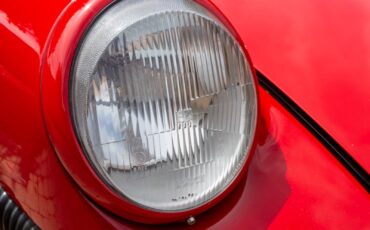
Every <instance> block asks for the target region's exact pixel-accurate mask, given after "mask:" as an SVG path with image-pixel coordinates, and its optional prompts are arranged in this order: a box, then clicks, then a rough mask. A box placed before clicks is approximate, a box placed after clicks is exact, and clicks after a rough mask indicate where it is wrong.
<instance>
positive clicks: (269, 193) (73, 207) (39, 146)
mask: <svg viewBox="0 0 370 230" xmlns="http://www.w3.org/2000/svg"><path fill="white" fill-rule="evenodd" d="M17 1H20V0H17ZM251 2H252V1H251ZM224 3H227V1H225V2H224ZM50 4H51V5H50V6H46V5H45V2H44V1H32V2H27V1H26V2H24V1H22V3H20V4H16V1H6V2H4V1H3V2H1V3H0V51H1V55H0V98H1V100H0V108H1V112H0V172H1V173H0V183H1V185H3V186H4V187H5V188H6V190H7V191H8V192H9V193H10V195H11V196H12V197H13V198H14V199H15V200H16V201H17V202H18V203H19V204H20V206H21V207H22V208H23V209H24V210H25V211H26V212H27V213H28V214H29V216H30V217H31V218H32V219H33V220H34V221H35V222H36V223H37V224H38V225H39V226H40V227H41V228H43V229H56V228H61V227H62V228H64V229H81V228H84V227H86V226H89V227H90V228H96V229H101V228H104V229H109V228H118V227H122V228H125V227H128V228H146V227H147V226H144V225H139V224H135V223H132V222H127V221H125V220H123V219H121V218H118V217H115V218H114V219H113V218H112V217H111V216H109V215H107V214H106V213H105V211H101V210H99V208H96V207H93V206H92V205H91V204H90V202H89V201H87V200H86V199H85V198H84V195H83V194H82V193H81V190H80V188H81V187H82V188H84V187H86V186H89V184H90V183H91V181H88V180H86V181H85V183H80V184H79V185H77V184H75V182H74V181H73V180H72V178H71V177H70V176H69V175H68V173H67V171H66V170H65V169H64V168H63V166H62V165H61V163H60V161H59V160H58V158H57V154H56V153H55V151H54V149H53V147H52V146H51V144H50V142H49V141H48V134H47V132H46V129H45V127H44V123H43V117H42V106H41V100H42V97H41V92H40V83H41V82H40V81H41V77H40V72H41V67H40V66H41V60H42V54H43V53H45V54H46V53H48V55H47V56H45V57H47V58H46V59H45V60H47V61H48V63H47V64H45V65H46V68H48V67H47V66H53V67H54V68H51V69H49V70H46V71H55V72H54V73H57V72H59V73H62V72H65V71H68V70H66V69H63V66H62V65H58V63H64V64H66V62H68V60H66V61H65V62H62V61H61V60H60V59H61V58H62V57H65V56H64V55H66V56H68V57H71V56H72V55H73V52H74V50H73V49H71V48H70V47H68V46H67V44H71V43H73V41H71V40H70V39H73V38H72V37H68V36H62V35H63V31H64V30H65V29H68V28H73V27H79V26H81V27H84V26H86V23H88V20H87V18H88V16H87V15H89V14H91V15H94V14H96V12H95V11H94V10H92V9H101V8H102V7H103V6H104V5H105V4H106V3H104V2H103V1H95V2H93V3H92V2H90V3H89V2H85V1H84V0H83V1H77V2H72V3H68V2H67V1H66V2H63V1H58V2H56V3H50ZM67 4H69V8H68V9H67V10H65V11H64V13H63V16H60V17H59V16H58V15H60V14H61V13H62V11H63V8H64V7H65V6H66V5H67ZM242 6H244V5H242V4H241V5H240V8H242ZM219 7H220V5H219ZM231 8H232V6H229V5H226V6H224V7H223V8H222V11H223V12H224V13H225V14H227V12H228V9H231ZM244 9H246V8H245V7H244ZM234 10H235V12H234V14H236V12H238V11H237V10H238V9H234ZM287 12H289V11H287ZM238 14H239V13H238ZM4 15H5V16H4ZM227 16H228V18H229V19H230V21H231V23H232V24H233V25H234V26H235V28H236V29H237V30H238V32H239V33H240V35H241V36H242V38H243V40H245V41H246V42H247V44H248V47H249V45H250V43H251V45H252V44H254V45H255V44H256V43H257V41H255V40H254V43H253V41H248V39H247V38H250V37H251V36H246V34H245V33H246V31H245V29H243V28H247V27H246V24H247V23H246V22H245V20H243V21H244V22H243V23H245V24H244V26H245V27H244V26H243V28H241V27H240V25H239V26H238V23H236V21H235V18H234V17H232V15H231V14H230V15H228V14H227ZM71 17H75V20H70V18H71ZM255 17H257V14H256V13H255ZM57 18H59V19H58V21H59V22H58V23H60V24H61V25H64V27H58V26H57V27H56V29H55V32H54V34H55V36H54V37H52V38H50V41H52V43H51V44H50V47H51V49H50V50H45V47H47V46H46V43H47V39H48V36H49V34H50V33H51V32H50V31H51V30H52V27H53V25H54V23H55V21H56V20H57ZM240 18H241V17H240V14H239V19H240ZM77 19H79V20H77ZM233 19H234V20H233ZM73 22H75V23H76V24H74V25H72V24H68V23H73ZM243 23H242V24H243ZM67 24H68V25H67ZM81 32H82V31H81ZM254 32H257V29H256V31H254ZM254 39H257V38H254ZM53 42H54V43H53ZM260 43H263V42H262V41H260ZM58 46H59V48H57V47H58ZM62 48H64V49H65V51H64V53H61V52H56V51H61V50H62ZM249 52H250V54H251V56H252V58H254V59H256V60H254V62H255V63H257V66H258V67H259V66H261V57H259V55H260V56H262V53H263V52H261V51H259V52H258V49H257V51H256V46H251V48H250V49H249ZM60 55H63V56H60ZM297 57H298V56H297ZM270 58H272V57H270ZM301 64H302V65H303V63H301ZM66 65H67V64H66ZM272 66H275V64H273V63H272ZM271 68H273V67H271ZM261 70H262V71H264V70H263V69H261ZM287 70H288V68H286V69H285V71H287ZM264 73H265V74H268V73H267V72H264ZM272 76H273V78H272V79H273V80H274V81H276V79H275V78H274V77H275V76H276V75H274V74H272ZM282 77H283V79H285V78H284V76H282ZM54 80H55V81H57V79H54ZM285 80H287V79H285ZM290 80H291V81H292V82H291V84H293V82H294V81H295V79H290ZM49 83H50V84H52V79H50V82H49ZM54 83H55V82H54ZM59 83H60V84H61V85H63V84H66V82H59ZM61 87H62V86H61ZM283 89H284V88H283ZM284 90H285V89H284ZM46 91H47V90H46ZM44 93H45V92H44ZM296 93H297V92H296ZM48 95H50V97H51V98H48V99H47V100H46V101H48V103H50V104H49V106H51V107H53V106H52V102H53V99H56V98H57V97H56V96H55V95H54V96H55V98H54V97H53V92H48ZM293 95H294V94H293ZM260 96H261V98H260V99H261V101H260V102H261V107H262V108H261V111H260V112H261V114H260V118H261V119H260V126H259V130H258V135H257V137H256V149H255V153H254V157H253V159H252V161H251V164H250V168H249V171H248V175H247V176H246V177H244V178H241V179H242V181H241V183H240V184H239V185H238V186H237V187H236V189H235V190H234V191H233V192H232V193H231V194H230V195H229V196H228V197H226V198H225V200H223V201H222V202H221V203H220V204H218V205H217V206H215V207H213V208H212V209H211V210H209V211H207V212H205V213H203V214H201V215H200V216H197V220H198V223H197V224H196V225H195V226H194V228H204V227H214V228H219V229H225V228H232V227H234V228H235V227H243V228H245V227H250V228H265V227H270V228H286V227H292V228H297V227H301V228H302V227H305V228H317V227H322V228H323V227H325V228H331V229H337V228H338V226H339V227H342V228H346V229H348V228H354V229H363V228H369V227H370V226H369V221H368V216H369V215H370V197H369V194H367V193H366V192H365V191H364V189H363V188H362V187H361V186H360V185H359V184H358V183H357V182H356V181H355V180H354V179H353V177H352V176H351V175H350V174H349V173H348V172H347V171H346V169H345V168H343V166H342V165H341V164H340V163H338V161H337V160H336V159H335V158H334V157H333V156H332V155H331V154H330V153H329V152H328V151H327V150H326V149H325V148H324V147H323V146H322V145H321V144H320V143H319V142H318V141H317V140H316V139H315V138H314V137H312V136H311V134H310V133H308V132H307V131H306V130H305V129H304V127H302V126H301V125H300V124H299V123H298V122H297V121H296V120H295V119H294V118H293V117H292V116H291V115H290V114H289V113H288V112H286V111H285V110H284V109H283V108H282V107H281V106H280V105H279V104H278V103H277V102H276V101H274V100H273V99H272V98H271V97H270V96H269V95H268V94H266V92H264V91H263V90H261V89H260ZM44 99H45V98H44ZM55 103H57V101H55ZM55 106H56V107H58V105H57V104H56V105H55ZM63 106H64V108H65V110H64V112H66V111H67V108H68V105H66V104H63ZM62 125H63V124H58V122H55V124H54V126H53V127H52V128H51V129H55V130H58V129H60V126H62ZM48 128H50V127H48ZM62 130H63V129H62ZM63 134H65V133H60V134H59V135H61V136H63ZM65 138H66V139H68V140H71V139H70V138H71V137H68V136H65ZM70 144H71V145H73V144H75V143H70ZM67 150H68V149H67V148H66V149H63V151H67ZM67 154H68V153H67ZM70 157H71V158H73V155H70ZM83 165H84V162H76V163H75V164H74V165H69V167H75V168H76V170H78V167H81V168H80V170H83V168H82V167H83ZM88 170H90V171H88V172H91V169H88ZM81 175H82V174H80V175H73V176H74V177H76V176H80V177H81ZM86 175H87V174H86ZM91 177H93V176H90V177H89V176H87V177H86V178H83V177H82V178H81V180H82V181H83V179H87V178H91ZM85 189H86V188H85ZM95 199H99V197H95ZM100 199H102V198H100ZM107 202H109V201H107ZM110 202H111V203H113V202H114V201H112V200H111V201H110ZM112 206H114V205H112ZM112 210H113V211H117V210H114V209H113V208H112ZM175 226H176V227H187V226H186V225H185V224H177V225H169V226H167V227H169V228H173V227H175ZM162 227H164V226H162Z"/></svg>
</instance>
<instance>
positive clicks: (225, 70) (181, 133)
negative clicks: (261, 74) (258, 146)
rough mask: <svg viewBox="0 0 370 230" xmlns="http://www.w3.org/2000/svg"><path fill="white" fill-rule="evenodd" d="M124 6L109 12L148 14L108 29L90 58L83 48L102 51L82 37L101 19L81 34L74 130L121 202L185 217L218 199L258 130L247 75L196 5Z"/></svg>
mask: <svg viewBox="0 0 370 230" xmlns="http://www.w3.org/2000/svg"><path fill="white" fill-rule="evenodd" d="M128 2H129V3H127V2H125V3H123V4H120V3H119V4H117V5H115V6H114V7H113V8H114V9H117V8H118V10H116V11H113V13H114V12H122V11H125V10H126V11H128V12H130V7H131V8H132V9H134V10H132V11H135V10H137V12H141V14H142V11H141V10H138V9H140V7H144V6H145V5H148V4H149V6H145V7H152V8H153V9H154V10H153V11H154V12H152V13H150V14H148V15H146V14H145V13H144V14H143V15H141V16H140V17H139V16H136V17H137V19H132V18H130V19H129V22H128V23H126V24H125V25H124V26H122V27H119V28H118V29H117V28H116V27H114V28H115V29H116V31H117V32H116V34H113V35H112V36H110V37H111V38H110V39H106V40H107V41H106V44H103V45H98V47H99V46H100V47H103V46H104V49H100V50H101V53H99V51H97V52H98V55H97V54H94V53H93V52H94V51H89V52H85V53H84V49H94V48H95V47H94V44H96V43H95V42H100V43H101V40H97V39H96V38H95V40H94V39H90V40H89V36H94V32H96V31H98V30H99V29H100V30H101V29H102V28H101V27H102V25H104V23H108V22H109V19H106V18H104V16H103V17H102V18H101V19H100V20H98V22H97V24H96V25H95V28H94V27H93V28H92V29H91V30H90V32H89V33H88V35H87V39H86V41H85V42H84V43H83V45H82V50H81V54H80V55H79V56H78V58H77V61H76V68H75V71H74V77H73V84H72V104H73V106H74V108H73V111H74V118H75V122H76V125H77V131H78V134H79V137H80V139H81V141H82V144H83V146H84V148H85V151H86V153H87V155H88V157H89V159H90V160H91V162H92V163H93V164H94V166H95V168H96V169H97V172H98V173H99V174H100V175H101V176H102V178H104V179H105V180H106V181H107V183H109V184H110V185H111V186H112V187H114V188H115V189H116V190H118V191H119V192H120V193H121V194H122V195H124V197H126V198H128V199H129V200H131V201H133V202H135V203H137V204H139V205H141V206H143V207H145V208H149V209H155V210H160V211H179V210H187V209H191V208H194V207H196V206H199V205H201V204H203V203H205V202H207V201H209V200H210V199H212V198H214V197H215V196H216V195H218V194H220V193H221V192H222V191H224V190H225V189H226V188H227V187H228V185H229V184H230V183H231V182H232V181H233V179H234V178H235V176H236V175H237V174H238V172H239V171H240V169H241V167H242V166H243V163H244V162H245V160H246V158H247V155H248V150H249V147H250V145H251V143H252V139H253V136H254V132H255V123H256V94H255V88H254V87H255V86H254V83H253V77H252V73H251V69H250V67H249V64H248V62H247V60H246V58H245V56H244V53H243V50H242V49H241V47H240V46H239V44H238V42H237V41H235V39H234V38H233V37H232V35H231V34H230V33H229V32H228V31H227V29H226V28H225V27H224V26H223V25H222V24H221V23H220V22H219V21H217V19H216V18H215V17H214V16H212V15H210V14H209V13H208V12H206V11H205V10H204V9H203V8H202V7H200V6H198V5H196V4H195V3H192V2H189V1H181V0H180V1H174V2H176V4H173V5H171V4H170V6H166V5H165V4H163V3H164V2H166V1H162V0H157V1H148V2H150V3H145V2H144V1H128ZM150 4H153V5H152V6H150ZM125 5H126V7H124V6H125ZM121 6H122V7H121ZM153 6H154V7H153ZM120 7H121V8H122V10H121V11H120V10H119V8H120ZM135 7H136V8H135ZM109 13H110V11H107V12H106V13H105V15H108V16H107V17H109ZM116 14H117V13H116ZM122 17H129V15H127V14H122ZM104 20H105V21H104ZM121 20H124V19H121ZM99 23H100V24H99ZM108 37H109V35H108ZM97 50H99V48H97ZM91 52H92V53H91ZM89 53H90V54H89ZM91 54H92V55H93V57H92V56H90V55H91ZM94 57H95V59H96V61H94V60H92V59H94ZM86 65H87V66H88V67H86ZM89 68H90V69H91V70H89Z"/></svg>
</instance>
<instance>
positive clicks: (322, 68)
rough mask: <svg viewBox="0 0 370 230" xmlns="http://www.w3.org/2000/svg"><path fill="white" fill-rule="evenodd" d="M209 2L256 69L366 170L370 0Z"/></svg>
mask: <svg viewBox="0 0 370 230" xmlns="http://www.w3.org/2000/svg"><path fill="white" fill-rule="evenodd" d="M213 2H214V4H215V5H216V6H217V7H218V8H220V9H222V12H223V13H224V14H225V16H226V17H227V18H228V19H229V20H230V21H231V23H232V24H233V25H234V27H235V28H236V30H237V31H238V33H239V34H240V36H241V37H242V39H243V41H244V42H245V44H247V46H248V50H249V53H250V55H251V57H252V60H253V63H254V65H255V66H256V68H257V69H259V70H260V71H262V73H263V74H265V75H266V76H268V77H269V78H270V80H272V81H273V82H274V83H275V84H276V85H277V86H279V87H280V89H281V90H283V91H284V92H285V93H286V94H287V95H289V97H291V98H292V99H293V100H294V101H295V102H296V103H297V104H298V105H299V106H300V107H301V108H302V109H303V110H305V111H306V112H307V113H308V114H309V115H310V116H311V117H312V118H313V119H314V120H316V121H317V122H318V123H319V124H320V125H321V126H322V127H323V128H324V129H325V130H326V131H327V132H329V134H330V135H331V136H332V137H334V138H335V139H336V140H337V141H338V142H339V143H340V144H341V145H342V146H343V147H344V148H345V149H346V150H347V151H348V152H349V153H350V154H351V155H352V156H353V157H354V158H355V159H356V160H357V161H358V162H359V163H360V164H361V165H362V166H363V167H364V168H365V169H366V170H367V171H368V172H370V116H369V114H370V77H369V75H370V61H369V60H370V2H369V1H368V0H355V1H354V0H326V1H322V0H299V1H296V0H283V1H271V0H235V1H233V3H232V4H231V3H230V2H229V1H225V0H213ZM241 18H242V19H241Z"/></svg>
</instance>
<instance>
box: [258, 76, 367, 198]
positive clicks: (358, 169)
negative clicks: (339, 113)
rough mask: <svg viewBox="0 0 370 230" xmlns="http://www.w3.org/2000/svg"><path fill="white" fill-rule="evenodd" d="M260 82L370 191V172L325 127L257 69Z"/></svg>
mask: <svg viewBox="0 0 370 230" xmlns="http://www.w3.org/2000/svg"><path fill="white" fill-rule="evenodd" d="M256 72H257V78H258V82H259V84H260V85H261V86H262V87H263V88H264V89H265V90H267V91H268V92H269V94H270V95H271V96H273V97H274V98H275V99H276V100H277V101H278V102H279V103H280V104H282V105H283V106H284V107H285V108H286V109H287V110H288V111H289V112H290V113H291V114H292V115H293V116H294V117H295V118H296V119H297V120H298V121H299V122H301V123H302V124H303V125H304V126H305V127H306V128H307V129H308V130H309V131H310V132H311V133H312V134H313V135H314V136H315V137H316V138H317V139H318V140H319V141H320V142H321V143H322V144H323V145H324V146H325V147H326V148H327V149H328V150H329V151H330V152H331V153H332V154H333V156H334V157H335V158H336V159H337V160H338V161H339V162H340V163H341V164H342V165H343V166H344V167H345V168H346V169H347V170H348V171H349V172H350V173H351V174H352V175H353V176H354V178H356V180H357V181H358V182H359V183H360V184H361V185H362V186H363V187H364V188H365V190H366V191H367V192H368V193H370V176H369V173H368V172H367V171H366V170H365V169H364V168H362V166H361V165H359V164H358V163H357V162H356V161H355V160H354V159H353V157H352V156H351V155H350V154H349V153H348V152H347V151H346V150H345V149H344V148H343V147H342V146H340V145H339V144H338V142H336V141H335V140H334V139H333V138H332V137H331V136H330V135H329V134H328V133H327V132H326V131H325V130H324V129H323V128H321V127H320V126H319V125H318V124H317V123H316V122H315V121H314V120H313V119H312V118H311V117H310V116H309V115H308V114H307V113H306V112H305V111H303V110H302V109H301V108H300V107H299V106H298V105H297V104H296V103H295V102H294V101H293V100H292V99H290V98H289V97H288V96H287V95H286V94H285V93H284V92H283V91H281V90H280V89H279V88H278V87H276V86H275V85H274V84H273V83H272V82H271V81H270V80H269V79H267V77H265V76H264V75H263V74H262V73H261V72H259V71H257V70H256Z"/></svg>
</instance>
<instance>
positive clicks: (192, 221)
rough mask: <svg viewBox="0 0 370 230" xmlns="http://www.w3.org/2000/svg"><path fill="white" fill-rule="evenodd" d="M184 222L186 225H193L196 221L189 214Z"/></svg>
mask: <svg viewBox="0 0 370 230" xmlns="http://www.w3.org/2000/svg"><path fill="white" fill-rule="evenodd" d="M186 222H187V223H188V225H194V224H195V223H196V222H197V221H196V220H195V218H194V217H193V216H191V217H189V218H188V219H187V220H186Z"/></svg>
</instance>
